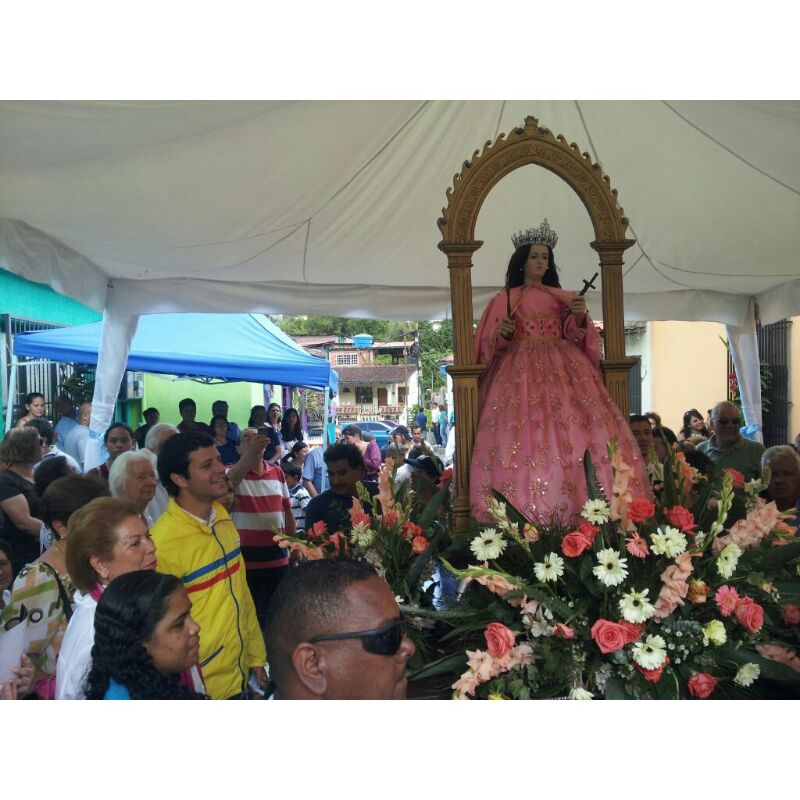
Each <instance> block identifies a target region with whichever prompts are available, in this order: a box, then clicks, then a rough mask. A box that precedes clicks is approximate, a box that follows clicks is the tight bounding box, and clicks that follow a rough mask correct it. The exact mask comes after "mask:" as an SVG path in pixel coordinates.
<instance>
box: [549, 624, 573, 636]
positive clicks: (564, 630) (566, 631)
mask: <svg viewBox="0 0 800 800" xmlns="http://www.w3.org/2000/svg"><path fill="white" fill-rule="evenodd" d="M550 633H552V634H553V636H556V637H558V638H559V639H574V638H575V631H574V630H572V628H570V627H569V625H565V624H564V623H563V622H556V624H555V625H553V627H552V628H550Z"/></svg>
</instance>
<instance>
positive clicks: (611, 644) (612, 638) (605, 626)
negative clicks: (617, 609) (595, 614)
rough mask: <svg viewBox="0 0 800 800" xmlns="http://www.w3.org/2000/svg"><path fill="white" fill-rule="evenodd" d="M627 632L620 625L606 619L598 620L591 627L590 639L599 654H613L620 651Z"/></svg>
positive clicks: (625, 641)
mask: <svg viewBox="0 0 800 800" xmlns="http://www.w3.org/2000/svg"><path fill="white" fill-rule="evenodd" d="M627 638H628V632H627V631H626V630H625V628H623V627H622V625H618V624H617V623H616V622H611V621H610V620H607V619H599V620H597V622H595V624H594V625H592V639H594V641H595V644H596V645H597V646H598V648H599V649H600V652H601V653H614V652H616V651H617V650H622V648H623V647H625V645H626V643H627Z"/></svg>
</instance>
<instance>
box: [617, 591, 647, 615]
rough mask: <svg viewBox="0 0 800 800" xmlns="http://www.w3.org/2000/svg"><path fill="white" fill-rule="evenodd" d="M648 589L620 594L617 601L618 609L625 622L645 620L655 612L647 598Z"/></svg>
mask: <svg viewBox="0 0 800 800" xmlns="http://www.w3.org/2000/svg"><path fill="white" fill-rule="evenodd" d="M648 594H650V590H649V589H645V590H644V591H643V592H637V591H635V590H634V591H632V592H628V594H624V595H622V599H621V600H620V601H619V610H620V611H621V612H622V618H623V619H624V620H625V621H626V622H645V621H646V620H648V619H650V617H652V616H653V614H654V613H655V607H654V606H653V605H652V603H650V601H649V600H648V599H647V595H648Z"/></svg>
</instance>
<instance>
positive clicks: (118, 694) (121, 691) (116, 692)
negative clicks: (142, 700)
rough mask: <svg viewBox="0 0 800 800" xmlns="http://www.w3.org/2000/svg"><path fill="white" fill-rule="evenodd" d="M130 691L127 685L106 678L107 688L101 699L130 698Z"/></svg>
mask: <svg viewBox="0 0 800 800" xmlns="http://www.w3.org/2000/svg"><path fill="white" fill-rule="evenodd" d="M130 699H131V693H130V692H129V691H128V689H127V687H125V686H123V685H122V684H121V683H117V682H116V681H115V680H114V679H113V678H109V679H108V689H106V693H105V696H104V697H103V700H130Z"/></svg>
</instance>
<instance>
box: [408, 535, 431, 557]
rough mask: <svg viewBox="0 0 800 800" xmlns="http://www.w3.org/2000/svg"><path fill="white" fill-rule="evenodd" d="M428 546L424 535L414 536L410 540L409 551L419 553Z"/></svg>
mask: <svg viewBox="0 0 800 800" xmlns="http://www.w3.org/2000/svg"><path fill="white" fill-rule="evenodd" d="M427 547H428V540H427V539H426V538H425V537H424V536H415V537H414V539H413V541H412V542H411V551H412V552H413V553H416V554H417V555H419V554H420V553H424V552H425V549H426V548H427Z"/></svg>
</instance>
